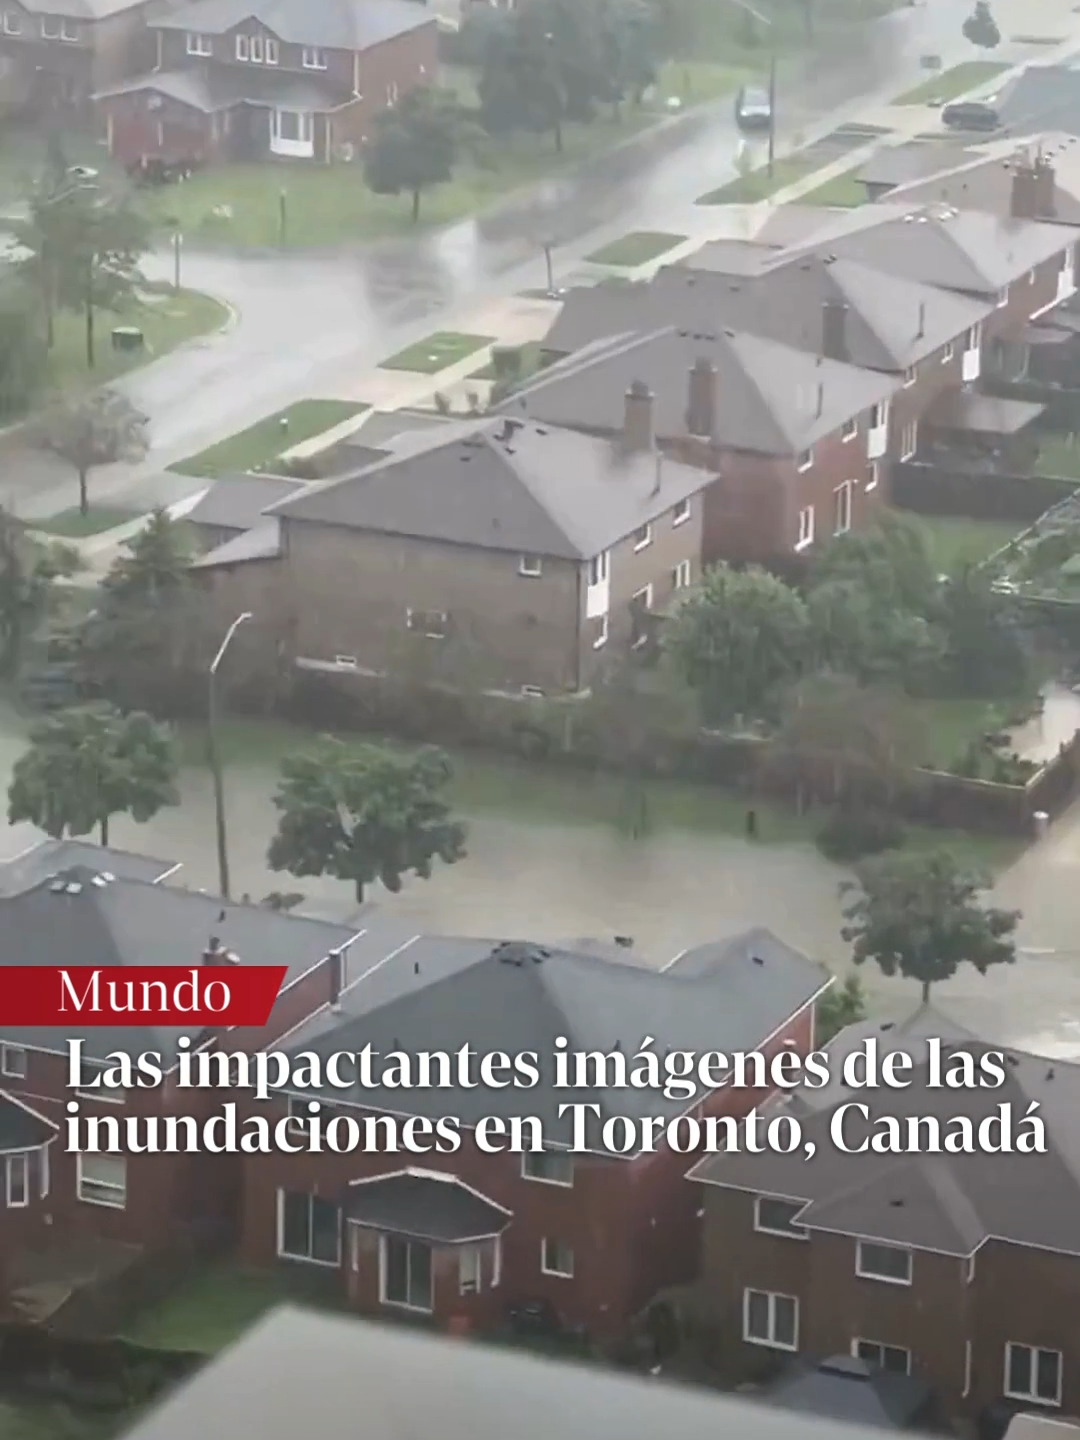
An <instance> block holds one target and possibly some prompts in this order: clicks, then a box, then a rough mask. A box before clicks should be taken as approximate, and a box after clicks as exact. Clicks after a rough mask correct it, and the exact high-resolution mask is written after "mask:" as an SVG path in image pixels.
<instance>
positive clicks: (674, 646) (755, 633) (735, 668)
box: [662, 565, 809, 724]
mask: <svg viewBox="0 0 1080 1440" xmlns="http://www.w3.org/2000/svg"><path fill="white" fill-rule="evenodd" d="M808 633H809V621H808V616H807V610H806V605H805V604H804V602H803V600H802V598H801V596H799V595H798V594H797V593H796V592H795V591H794V590H793V589H792V588H791V587H790V586H789V585H785V584H784V582H783V581H782V580H778V579H777V578H776V576H775V575H770V574H769V572H768V571H767V570H762V569H760V568H759V567H757V566H753V565H752V566H750V567H749V568H748V569H746V570H735V569H732V567H731V566H729V565H716V566H714V567H713V568H712V569H711V570H709V571H708V572H707V573H706V575H705V577H704V578H703V580H702V582H701V584H700V585H699V586H698V587H697V589H696V590H695V591H694V593H693V594H692V595H690V596H688V598H687V599H686V600H684V601H683V603H682V604H681V605H680V606H679V607H678V609H677V610H676V612H675V613H674V614H673V615H672V616H671V618H670V619H669V621H668V622H667V624H666V626H665V628H664V631H663V635H662V645H663V649H664V651H665V653H666V654H667V655H668V656H669V657H670V659H671V662H672V663H673V665H674V667H675V669H676V671H677V672H678V673H679V674H680V675H681V677H682V679H683V681H684V682H685V683H686V684H687V685H689V686H690V688H691V689H692V690H695V691H696V692H697V694H698V696H699V698H700V701H701V706H702V715H703V718H704V719H705V720H707V721H709V722H710V723H713V724H716V723H721V722H727V721H731V720H734V719H736V718H737V717H742V718H743V719H744V720H747V721H750V720H757V719H760V718H762V717H763V716H765V715H768V714H770V713H772V712H773V711H774V709H775V706H776V702H777V699H778V696H779V692H780V691H781V690H782V689H783V687H784V686H785V685H789V684H790V683H791V682H792V681H793V680H794V679H795V678H796V677H797V676H798V674H799V673H800V670H801V668H802V666H803V664H804V661H805V658H806V642H807V638H808Z"/></svg>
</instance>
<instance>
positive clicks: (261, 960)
mask: <svg viewBox="0 0 1080 1440" xmlns="http://www.w3.org/2000/svg"><path fill="white" fill-rule="evenodd" d="M61 881H64V882H66V887H65V888H60V887H61ZM54 886H55V887H56V888H55V889H54ZM74 886H77V887H78V888H77V889H75V890H72V889H71V888H70V887H74ZM355 933H356V932H355V931H354V930H353V929H352V928H351V927H346V926H342V925H333V924H329V923H327V922H326V921H323V920H309V919H307V918H306V917H304V916H301V915H286V914H280V913H277V912H275V911H273V910H268V909H265V908H263V907H262V906H259V905H248V904H235V903H232V902H230V901H227V900H222V899H221V898H220V897H218V896H216V895H205V894H202V893H201V892H199V891H194V890H180V889H175V888H173V887H172V886H169V885H155V884H149V883H147V882H146V881H141V880H111V881H104V879H103V877H102V876H101V875H100V874H99V873H98V872H96V871H93V870H88V869H83V868H79V867H76V868H72V869H69V870H67V871H66V872H64V875H63V876H62V877H58V879H57V880H55V881H45V882H44V883H43V884H40V885H38V886H36V887H35V888H34V889H32V890H26V891H23V892H22V894H19V895H12V896H5V897H3V898H0V967H2V966H5V965H66V966H88V967H93V966H98V965H101V966H104V965H180V966H191V965H197V964H198V963H199V961H200V957H201V956H202V954H203V952H204V951H205V950H206V948H207V946H208V944H209V942H210V939H211V937H212V936H217V938H218V940H219V941H220V943H221V945H222V946H223V947H224V948H225V949H226V950H231V951H233V952H234V953H235V954H236V955H237V956H238V957H239V959H240V962H241V963H242V964H243V963H247V964H253V965H286V966H288V971H287V973H286V976H285V981H284V983H285V984H286V985H287V984H290V983H291V982H292V981H293V980H295V979H297V978H298V977H299V976H300V975H302V974H304V972H305V971H307V970H309V969H311V967H312V966H313V965H316V964H317V963H318V962H319V961H320V960H323V959H324V958H325V957H326V956H327V955H328V954H330V953H331V951H334V950H339V949H342V948H344V947H345V946H347V945H348V944H349V942H350V941H351V940H352V939H353V937H354V935H355ZM80 1033H81V1032H80V1029H79V1026H78V1025H77V1024H75V1025H72V1026H71V1027H70V1028H65V1029H64V1030H63V1032H62V1034H61V1032H60V1031H57V1030H55V1029H43V1028H41V1027H26V1026H12V1025H3V1024H0V1040H6V1041H8V1042H9V1043H11V1044H15V1045H20V1044H26V1045H41V1046H44V1047H46V1048H50V1047H51V1048H54V1049H55V1048H58V1046H59V1048H60V1049H63V1041H64V1040H66V1039H68V1038H77V1037H78V1036H79V1035H80ZM182 1033H185V1032H183V1031H180V1030H175V1029H163V1030H156V1029H154V1028H152V1027H147V1028H146V1029H143V1028H142V1027H138V1026H130V1027H125V1028H122V1029H117V1030H111V1029H109V1028H107V1027H100V1026H96V1027H91V1028H89V1029H87V1030H86V1032H85V1034H84V1035H83V1038H85V1039H86V1042H87V1048H86V1054H87V1056H88V1057H90V1058H103V1057H104V1056H105V1055H107V1054H108V1053H109V1052H110V1051H112V1050H124V1051H127V1052H136V1051H139V1050H146V1049H161V1048H162V1047H163V1046H165V1047H166V1048H167V1047H168V1045H169V1044H170V1043H172V1042H173V1041H175V1038H176V1037H177V1036H178V1035H180V1034H182Z"/></svg>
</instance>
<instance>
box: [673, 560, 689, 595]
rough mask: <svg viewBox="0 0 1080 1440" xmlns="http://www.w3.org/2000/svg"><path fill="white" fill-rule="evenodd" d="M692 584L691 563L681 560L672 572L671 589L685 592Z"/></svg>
mask: <svg viewBox="0 0 1080 1440" xmlns="http://www.w3.org/2000/svg"><path fill="white" fill-rule="evenodd" d="M689 584H690V561H689V560H680V561H679V563H678V564H677V565H676V566H675V569H674V570H672V572H671V588H672V589H673V590H685V589H686V587H687V586H688V585H689Z"/></svg>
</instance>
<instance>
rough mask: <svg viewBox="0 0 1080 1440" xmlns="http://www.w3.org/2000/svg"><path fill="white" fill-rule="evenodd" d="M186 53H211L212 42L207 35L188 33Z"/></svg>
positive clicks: (212, 50)
mask: <svg viewBox="0 0 1080 1440" xmlns="http://www.w3.org/2000/svg"><path fill="white" fill-rule="evenodd" d="M187 53H188V54H189V55H206V56H208V55H213V53H214V43H213V41H212V40H211V39H210V36H209V35H193V34H190V33H189V34H188V37H187Z"/></svg>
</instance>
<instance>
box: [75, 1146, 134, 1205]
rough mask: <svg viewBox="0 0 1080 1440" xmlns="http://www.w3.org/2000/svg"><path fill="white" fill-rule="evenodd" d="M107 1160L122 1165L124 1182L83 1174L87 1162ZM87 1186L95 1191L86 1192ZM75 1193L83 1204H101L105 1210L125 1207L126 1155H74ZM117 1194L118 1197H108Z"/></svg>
mask: <svg viewBox="0 0 1080 1440" xmlns="http://www.w3.org/2000/svg"><path fill="white" fill-rule="evenodd" d="M95 1160H109V1161H115V1162H118V1163H119V1164H120V1165H122V1166H123V1167H124V1183H123V1185H117V1184H115V1183H114V1182H113V1181H111V1180H95V1179H94V1178H93V1177H92V1176H88V1175H86V1174H84V1171H85V1169H86V1165H87V1162H88V1161H89V1162H91V1163H93V1161H95ZM88 1187H89V1188H90V1189H91V1190H93V1191H95V1192H96V1193H91V1194H88V1193H87V1189H88ZM75 1194H76V1195H77V1196H78V1198H79V1199H80V1200H81V1201H82V1202H83V1204H84V1205H103V1206H104V1207H105V1208H106V1209H107V1210H126V1209H127V1156H126V1155H84V1154H82V1152H80V1153H79V1154H77V1155H76V1156H75ZM110 1196H111V1197H116V1196H119V1197H120V1198H119V1199H116V1198H110Z"/></svg>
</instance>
